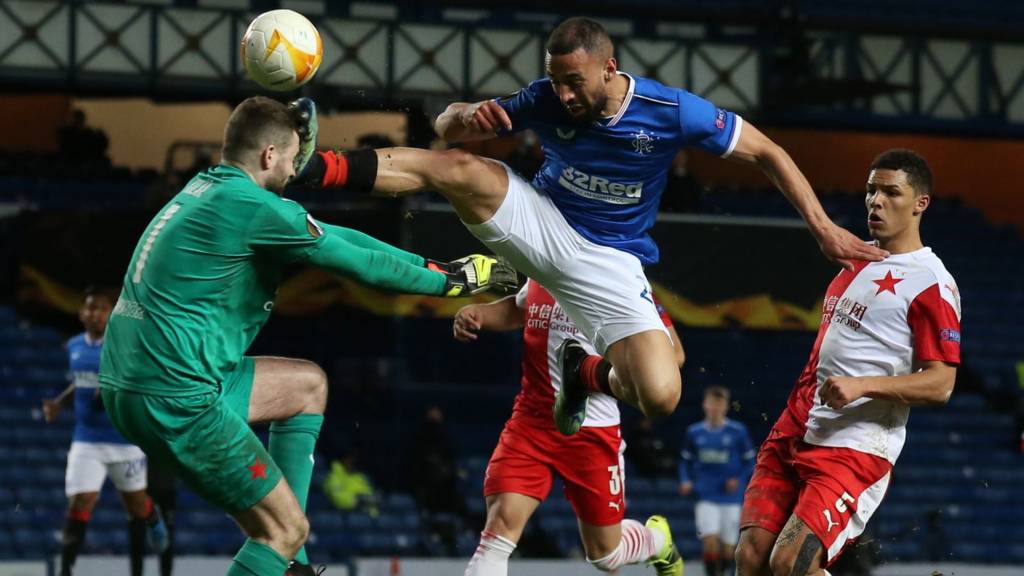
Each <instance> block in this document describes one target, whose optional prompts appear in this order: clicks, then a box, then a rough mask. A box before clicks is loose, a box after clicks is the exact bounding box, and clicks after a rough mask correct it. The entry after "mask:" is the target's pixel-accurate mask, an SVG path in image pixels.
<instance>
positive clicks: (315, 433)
mask: <svg viewBox="0 0 1024 576" xmlns="http://www.w3.org/2000/svg"><path fill="white" fill-rule="evenodd" d="M323 423H324V415H323V414H298V415H295V416H292V417H291V418H289V419H287V420H284V421H281V422H274V423H272V424H271V425H270V457H271V458H273V459H274V462H276V463H277V466H278V467H279V468H280V469H281V473H282V474H284V478H285V480H287V481H288V486H289V487H291V489H292V492H294V493H295V499H296V500H298V501H299V508H301V509H302V511H303V512H305V511H306V498H307V497H308V496H309V483H310V481H311V480H312V478H313V449H314V448H316V439H317V438H318V437H319V436H320V426H322V425H323ZM295 561H296V562H300V563H302V564H309V557H308V556H307V555H306V547H305V546H303V547H302V548H299V551H298V553H296V554H295Z"/></svg>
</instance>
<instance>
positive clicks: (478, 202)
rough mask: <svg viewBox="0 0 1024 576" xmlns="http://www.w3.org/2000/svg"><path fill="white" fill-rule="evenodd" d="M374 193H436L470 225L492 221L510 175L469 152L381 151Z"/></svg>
mask: <svg viewBox="0 0 1024 576" xmlns="http://www.w3.org/2000/svg"><path fill="white" fill-rule="evenodd" d="M373 190H374V193H376V194H378V195H387V196H405V195H407V194H414V193H416V192H420V191H423V190H435V191H437V192H438V193H440V194H441V195H442V196H444V197H445V199H447V200H448V202H449V203H450V204H451V205H452V208H454V209H455V212H456V213H457V214H458V215H459V218H460V219H462V221H463V222H465V223H466V224H482V223H484V222H487V221H488V220H490V219H491V218H492V217H493V216H494V213H495V212H497V211H498V208H500V207H501V204H502V202H504V201H505V195H506V194H507V193H508V172H506V170H505V167H504V166H503V165H502V164H501V163H499V162H496V161H494V160H490V159H487V158H481V157H480V156H477V155H475V154H471V153H469V152H466V151H465V150H459V149H452V150H445V151H443V152H438V151H433V150H420V149H419V148H381V149H379V150H377V179H376V181H375V182H374V185H373Z"/></svg>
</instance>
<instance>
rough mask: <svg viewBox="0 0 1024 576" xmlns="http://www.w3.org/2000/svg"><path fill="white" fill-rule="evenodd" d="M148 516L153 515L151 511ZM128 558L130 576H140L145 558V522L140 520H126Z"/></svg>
mask: <svg viewBox="0 0 1024 576" xmlns="http://www.w3.org/2000/svg"><path fill="white" fill-rule="evenodd" d="M150 506H152V505H150ZM149 514H150V516H152V515H153V512H152V510H150V513H149ZM128 558H129V565H130V566H131V574H132V576H142V561H143V560H144V559H145V558H146V521H145V520H143V519H142V518H132V519H130V520H128Z"/></svg>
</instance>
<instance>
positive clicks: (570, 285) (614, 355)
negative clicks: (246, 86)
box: [299, 18, 886, 434]
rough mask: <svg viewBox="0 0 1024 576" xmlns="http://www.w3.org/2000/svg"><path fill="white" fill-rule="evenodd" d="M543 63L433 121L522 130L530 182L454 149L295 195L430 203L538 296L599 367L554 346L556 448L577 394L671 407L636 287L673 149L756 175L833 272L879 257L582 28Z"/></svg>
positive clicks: (320, 169)
mask: <svg viewBox="0 0 1024 576" xmlns="http://www.w3.org/2000/svg"><path fill="white" fill-rule="evenodd" d="M546 49H547V57H546V70H547V77H546V78H544V79H541V80H537V81H535V82H533V83H531V84H530V85H529V86H527V87H526V88H523V89H522V90H520V91H519V92H517V93H515V94H513V95H511V96H508V97H505V98H500V99H497V100H485V101H482V102H476V103H455V104H452V105H450V106H449V107H448V109H447V110H445V112H444V113H442V114H441V115H440V116H439V117H438V118H437V121H436V123H435V130H436V131H437V133H438V134H439V135H440V136H441V137H443V138H444V139H445V140H447V141H449V142H460V141H467V140H480V139H485V138H493V137H494V136H496V135H498V134H501V133H507V132H514V131H519V130H524V129H527V128H530V129H532V130H534V131H535V132H536V133H537V135H538V136H539V138H540V140H541V143H542V145H543V149H544V156H545V161H544V165H543V167H542V168H541V170H540V172H539V173H538V174H537V176H536V178H534V180H533V182H532V183H530V182H526V181H525V180H523V179H522V178H521V177H519V176H518V175H517V174H515V173H514V172H513V171H512V170H510V169H508V167H507V166H505V165H504V164H502V163H500V162H496V161H493V160H488V159H485V158H480V157H478V156H475V155H473V154H469V153H467V152H465V151H463V150H448V151H444V152H437V151H430V150H418V149H411V148H381V149H378V150H356V151H353V152H350V153H348V154H345V155H342V154H336V153H333V152H320V153H318V154H316V155H314V157H313V160H312V162H310V164H309V169H308V170H307V171H306V172H305V173H304V174H302V177H301V178H300V180H299V181H307V182H314V183H318V184H319V185H320V186H324V187H344V188H348V189H350V190H366V191H369V190H373V191H376V192H377V193H379V194H382V195H394V196H398V195H405V194H411V193H415V192H418V191H421V190H430V189H432V190H436V191H438V192H440V193H441V194H442V195H444V197H445V198H446V199H447V200H448V201H449V202H450V203H451V204H452V206H453V207H454V208H455V211H456V213H457V214H458V216H459V218H461V219H462V221H463V223H464V224H465V225H466V227H467V228H468V229H469V230H470V232H472V233H473V234H474V235H475V236H476V237H477V238H478V239H480V240H481V241H482V242H483V243H484V244H486V245H487V246H489V247H490V248H491V249H492V250H494V251H495V252H497V253H498V254H501V255H503V256H505V257H506V258H507V259H508V260H509V261H510V262H511V263H512V264H513V265H515V266H516V267H517V268H518V269H519V270H520V271H521V272H523V273H524V274H526V275H527V276H529V277H531V278H533V279H535V280H537V281H538V282H540V283H541V284H542V285H544V286H545V287H546V288H547V289H548V290H549V291H550V292H551V293H552V294H553V295H554V296H555V298H556V299H557V300H558V302H559V304H560V305H561V306H562V308H563V309H564V310H565V311H566V312H567V313H568V314H569V316H570V317H571V318H572V319H573V321H574V323H575V324H576V326H577V327H578V328H579V329H580V330H581V331H582V332H583V333H584V334H585V335H586V336H587V337H588V339H589V340H590V341H591V342H593V343H594V345H595V347H596V349H597V352H598V353H599V354H601V356H588V355H587V354H586V353H585V352H584V351H583V348H582V347H580V346H578V345H576V344H574V343H572V342H568V343H567V344H566V346H565V348H564V349H563V350H562V352H561V354H560V355H559V357H560V359H561V360H560V361H561V362H562V363H563V365H564V366H565V372H564V374H566V383H565V385H564V386H563V387H562V389H561V391H560V393H559V398H558V401H557V402H556V405H555V420H556V424H557V425H558V428H559V430H560V431H561V432H562V433H563V434H572V433H574V432H575V431H576V430H578V429H579V427H580V425H581V424H582V422H583V421H584V419H585V417H586V406H587V399H588V392H597V391H601V392H606V393H611V394H612V395H614V396H615V397H616V398H619V399H620V400H623V401H625V402H627V403H629V404H632V405H633V406H637V407H639V408H640V409H641V410H642V411H643V412H644V413H645V414H646V415H647V416H650V417H656V416H664V415H666V414H669V413H671V412H672V411H673V410H674V409H675V406H676V404H677V403H678V401H679V396H680V393H681V381H680V374H679V370H678V367H677V366H676V364H675V356H674V351H673V347H672V342H671V341H670V339H669V337H668V335H667V333H666V332H665V328H664V325H663V324H662V323H661V320H660V319H659V318H658V313H657V311H656V309H655V306H654V302H653V301H652V300H651V296H650V292H651V289H650V285H649V283H648V282H647V279H646V277H645V275H644V266H645V265H647V264H652V263H654V262H657V260H658V249H657V247H656V246H655V244H654V242H653V241H652V240H651V238H650V236H648V234H647V231H648V229H649V228H650V227H651V226H652V225H653V224H654V220H655V216H656V213H657V209H658V201H659V198H660V196H661V193H662V190H663V188H664V186H665V180H666V175H667V172H668V169H669V166H670V165H671V162H672V158H673V156H675V154H676V152H677V151H678V150H679V149H681V148H683V147H686V146H697V147H699V148H703V149H705V150H708V151H710V152H712V153H714V154H718V155H720V156H724V157H728V158H732V159H734V160H738V161H740V162H744V163H750V164H756V165H757V166H759V167H760V168H761V169H762V170H763V171H764V173H765V174H766V175H767V176H768V178H769V179H770V180H771V181H772V182H773V183H775V185H776V186H778V188H779V189H780V190H781V191H782V192H783V193H784V194H785V195H786V197H787V198H788V199H789V200H790V201H791V202H792V203H793V205H794V206H795V207H796V209H797V210H798V211H799V213H800V214H801V216H803V218H804V219H805V220H806V221H807V224H808V226H809V227H810V230H811V232H812V234H813V235H814V237H815V239H816V240H817V241H818V243H819V244H820V246H821V249H822V250H823V251H824V253H825V254H826V255H827V256H828V257H830V258H832V259H834V260H838V261H840V262H842V263H843V265H844V266H847V267H850V266H851V264H850V262H849V260H852V259H867V260H876V261H877V260H881V259H882V258H883V257H884V256H885V255H886V254H885V252H884V251H882V250H879V249H878V248H876V247H874V246H870V245H868V244H866V243H864V242H863V241H861V240H859V239H858V238H857V237H855V236H853V235H852V234H850V233H849V232H847V231H846V230H844V229H842V228H840V227H839V226H837V225H836V224H834V223H833V222H832V221H831V220H830V219H829V218H828V216H827V215H826V214H825V212H824V210H823V209H822V207H821V204H820V203H819V202H818V200H817V198H816V197H815V195H814V191H813V190H812V189H811V186H810V184H809V183H808V182H807V180H806V179H805V178H804V176H803V174H802V173H801V172H800V170H799V169H798V168H797V167H796V165H795V164H794V163H793V160H792V159H791V158H790V157H789V155H788V154H786V152H785V151H784V150H783V149H782V148H780V147H779V146H777V145H776V144H775V143H773V142H772V141H771V140H770V139H768V138H767V137H765V136H764V135H763V134H762V133H761V132H760V131H758V130H757V129H756V128H755V127H754V126H753V125H751V124H750V123H749V122H745V121H743V120H742V119H741V118H740V117H739V116H737V115H735V114H733V113H732V112H729V111H726V110H723V109H721V108H717V107H716V106H714V105H713V104H711V103H710V102H708V101H706V100H703V99H701V98H699V97H697V96H695V95H693V94H691V93H689V92H687V91H685V90H681V89H677V88H671V87H667V86H664V85H662V84H660V83H658V82H656V81H654V80H650V79H646V78H641V77H634V76H631V75H628V74H625V73H623V72H620V71H619V70H618V64H617V62H616V60H615V58H614V56H613V46H612V42H611V39H610V38H609V36H608V34H607V32H605V30H604V29H603V28H602V27H601V25H600V24H598V23H597V22H594V21H593V20H589V19H586V18H571V19H569V20H567V21H565V22H563V23H562V24H560V25H559V26H558V27H557V28H556V29H555V30H554V31H553V32H552V33H551V35H550V37H549V39H548V42H547V45H546ZM602 356H603V357H604V358H607V361H605V360H604V359H603V358H602Z"/></svg>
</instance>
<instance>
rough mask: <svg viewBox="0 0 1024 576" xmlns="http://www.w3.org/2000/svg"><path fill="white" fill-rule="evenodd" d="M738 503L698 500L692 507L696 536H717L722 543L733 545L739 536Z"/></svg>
mask: <svg viewBox="0 0 1024 576" xmlns="http://www.w3.org/2000/svg"><path fill="white" fill-rule="evenodd" d="M741 510H742V506H741V505H739V504H719V503H717V502H708V501H707V500H699V501H698V502H697V506H696V507H695V508H694V515H695V516H696V517H697V537H698V538H704V537H706V536H718V539H719V540H721V541H722V543H723V544H726V545H728V546H735V545H736V542H737V541H738V540H739V538H740V512H741Z"/></svg>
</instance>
